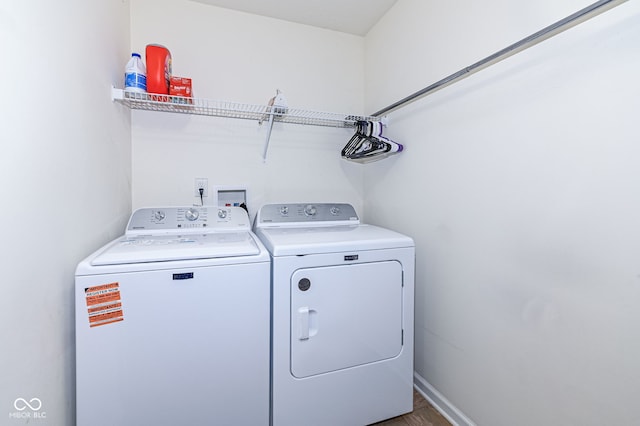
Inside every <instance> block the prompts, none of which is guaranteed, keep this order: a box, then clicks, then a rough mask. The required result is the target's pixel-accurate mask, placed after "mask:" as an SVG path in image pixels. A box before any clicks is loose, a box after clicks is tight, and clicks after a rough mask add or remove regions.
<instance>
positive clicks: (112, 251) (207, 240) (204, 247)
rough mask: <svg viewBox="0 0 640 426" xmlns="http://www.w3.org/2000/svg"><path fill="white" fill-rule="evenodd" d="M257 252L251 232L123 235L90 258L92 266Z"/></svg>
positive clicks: (250, 254) (232, 255) (252, 253)
mask: <svg viewBox="0 0 640 426" xmlns="http://www.w3.org/2000/svg"><path fill="white" fill-rule="evenodd" d="M258 254H260V248H259V247H258V245H257V244H256V242H255V241H254V239H253V237H252V236H251V234H250V233H249V232H220V233H210V234H198V235H193V234H188V235H154V236H124V237H121V238H119V239H117V240H115V241H113V242H112V243H111V244H109V245H107V246H106V247H105V248H104V250H103V251H102V252H100V253H98V254H97V255H96V256H95V257H94V258H93V259H92V260H91V265H93V266H98V265H121V264H128V263H148V262H165V261H175V260H190V259H212V258H219V257H235V256H254V255H258Z"/></svg>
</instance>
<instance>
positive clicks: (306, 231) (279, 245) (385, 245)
mask: <svg viewBox="0 0 640 426" xmlns="http://www.w3.org/2000/svg"><path fill="white" fill-rule="evenodd" d="M256 233H257V235H258V236H259V237H260V239H261V240H262V243H263V244H264V245H265V247H266V248H267V249H268V250H269V252H270V253H271V254H272V255H273V256H297V255H304V254H320V253H337V252H350V251H361V250H381V249H390V248H402V247H414V242H413V240H412V239H411V238H410V237H407V236H406V235H403V234H399V233H397V232H394V231H391V230H389V229H385V228H380V227H378V226H373V225H355V226H324V227H307V228H258V229H256Z"/></svg>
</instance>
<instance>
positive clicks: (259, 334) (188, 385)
mask: <svg viewBox="0 0 640 426" xmlns="http://www.w3.org/2000/svg"><path fill="white" fill-rule="evenodd" d="M75 287H76V289H75V304H76V385H77V389H76V412H77V425H78V426H114V425H118V426H140V425H154V426H163V425H166V426H169V425H170V426H175V425H212V424H219V425H231V424H233V425H246V426H255V425H268V424H269V322H270V311H269V310H270V258H269V253H268V252H267V251H266V250H265V248H264V246H263V245H262V244H261V243H260V241H259V240H258V239H257V238H256V237H255V235H254V234H253V233H252V232H251V228H250V222H249V218H248V215H247V213H246V212H245V210H243V209H241V208H238V207H229V208H220V209H219V208H217V207H202V208H200V207H198V208H193V207H185V208H177V207H168V208H145V209H140V210H137V211H135V212H134V213H133V215H132V216H131V218H130V220H129V223H128V225H127V230H126V234H125V235H124V236H123V237H121V238H118V239H116V240H115V241H113V242H111V243H109V244H107V245H106V246H104V247H103V248H101V249H99V250H98V251H96V252H95V253H94V254H92V255H91V256H89V257H88V258H87V259H85V260H84V261H82V262H81V263H80V264H79V265H78V267H77V270H76V286H75Z"/></svg>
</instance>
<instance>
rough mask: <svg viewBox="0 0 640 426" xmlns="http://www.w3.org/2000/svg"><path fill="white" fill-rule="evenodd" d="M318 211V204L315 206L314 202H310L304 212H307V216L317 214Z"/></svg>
mask: <svg viewBox="0 0 640 426" xmlns="http://www.w3.org/2000/svg"><path fill="white" fill-rule="evenodd" d="M317 212H318V209H316V206H314V205H313V204H308V205H307V206H305V208H304V214H306V215H307V216H315V215H316V213H317Z"/></svg>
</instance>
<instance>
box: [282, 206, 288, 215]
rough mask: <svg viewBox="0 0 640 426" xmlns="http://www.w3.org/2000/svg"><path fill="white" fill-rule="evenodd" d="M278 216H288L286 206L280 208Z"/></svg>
mask: <svg viewBox="0 0 640 426" xmlns="http://www.w3.org/2000/svg"><path fill="white" fill-rule="evenodd" d="M280 214H281V215H282V216H286V215H288V214H289V207H287V206H282V207H280Z"/></svg>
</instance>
